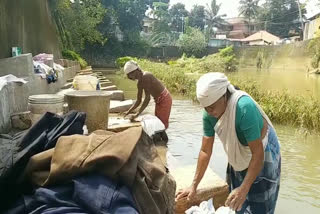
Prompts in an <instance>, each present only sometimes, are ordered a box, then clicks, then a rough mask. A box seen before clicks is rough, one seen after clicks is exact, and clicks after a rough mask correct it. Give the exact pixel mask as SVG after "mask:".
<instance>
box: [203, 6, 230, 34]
mask: <svg viewBox="0 0 320 214" xmlns="http://www.w3.org/2000/svg"><path fill="white" fill-rule="evenodd" d="M220 7H221V4H217V2H216V0H212V1H211V5H210V6H209V5H207V8H206V10H205V15H206V21H207V25H208V27H207V31H206V37H207V39H210V37H211V35H212V34H213V27H221V26H223V25H224V24H227V23H226V21H224V20H223V17H224V16H225V14H223V15H218V14H219V10H220Z"/></svg>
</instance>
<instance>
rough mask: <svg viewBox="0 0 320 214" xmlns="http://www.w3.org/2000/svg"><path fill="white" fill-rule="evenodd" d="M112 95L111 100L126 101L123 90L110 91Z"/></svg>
mask: <svg viewBox="0 0 320 214" xmlns="http://www.w3.org/2000/svg"><path fill="white" fill-rule="evenodd" d="M108 92H110V93H111V100H119V101H124V92H123V91H122V90H114V91H108Z"/></svg>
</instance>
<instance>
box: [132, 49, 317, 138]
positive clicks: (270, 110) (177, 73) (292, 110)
mask: <svg viewBox="0 0 320 214" xmlns="http://www.w3.org/2000/svg"><path fill="white" fill-rule="evenodd" d="M214 57H216V56H213V55H211V56H208V57H207V59H206V60H203V59H200V60H199V59H195V58H186V59H183V61H187V63H185V65H184V66H183V65H182V64H181V62H179V60H182V59H178V60H177V61H169V62H168V64H166V63H158V62H152V61H150V60H147V59H136V60H137V62H138V64H139V66H140V67H141V68H142V69H143V70H145V71H150V72H151V73H153V74H154V75H155V76H156V77H157V78H158V79H160V80H161V81H162V82H163V83H164V84H165V86H166V87H167V88H168V89H169V90H170V91H171V92H172V93H176V94H179V95H183V96H185V97H188V98H190V99H192V100H194V101H196V82H197V80H198V78H199V77H200V75H201V74H202V73H206V72H224V71H225V70H224V69H223V68H221V67H219V66H221V65H217V67H212V66H213V65H215V64H214V63H215V62H208V61H210V60H209V59H212V58H214ZM207 60H208V61H207ZM199 65H201V66H199ZM230 76H231V77H230V78H229V80H230V82H231V83H232V84H234V85H236V86H238V87H240V89H241V90H243V91H246V92H247V93H248V94H250V95H251V96H252V97H253V98H254V99H255V100H256V101H257V103H259V104H260V106H261V107H262V108H263V110H264V111H265V113H266V114H267V115H268V116H269V118H270V119H271V120H272V121H273V122H275V123H278V124H284V125H288V124H290V125H293V126H296V127H300V128H304V129H308V130H314V131H317V132H320V101H319V100H317V99H316V98H312V97H311V98H308V99H306V98H305V97H303V96H297V95H291V94H290V93H288V91H268V90H265V89H261V88H260V87H259V86H258V84H257V83H255V82H253V81H251V80H240V79H236V78H234V77H232V75H230Z"/></svg>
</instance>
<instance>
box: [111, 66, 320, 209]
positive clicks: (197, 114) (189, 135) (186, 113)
mask: <svg viewBox="0 0 320 214" xmlns="http://www.w3.org/2000/svg"><path fill="white" fill-rule="evenodd" d="M232 75H238V77H239V78H246V79H248V78H254V79H255V81H257V83H258V84H260V85H261V86H262V87H264V86H265V87H266V88H272V89H274V90H283V89H289V91H290V93H294V94H299V95H303V96H304V95H305V96H315V97H319V98H320V79H319V78H318V77H316V76H314V77H310V76H308V75H305V74H304V73H302V72H297V73H295V72H294V73H290V75H288V73H286V74H282V73H281V74H279V73H276V71H254V70H244V71H240V72H237V73H233V74H232ZM108 78H109V79H110V80H111V81H113V82H114V83H115V84H116V85H117V87H118V88H119V89H121V90H124V91H125V96H126V98H128V99H135V97H136V93H137V90H136V83H135V82H133V81H130V80H128V79H126V78H124V76H123V75H109V76H108ZM291 89H292V90H291ZM146 111H147V112H149V113H153V106H150V107H148V108H147V110H146ZM201 119H202V109H201V108H200V106H199V105H198V104H197V103H193V102H192V101H190V100H186V99H183V98H182V97H178V96H174V101H173V107H172V112H171V116H170V127H169V129H168V130H167V133H168V136H169V143H168V148H169V151H170V153H171V154H172V155H173V156H174V157H175V158H176V159H177V160H178V163H179V164H180V165H182V166H185V165H190V164H196V162H197V157H198V153H199V150H200V147H201V138H202V122H201ZM275 128H276V131H277V134H278V137H279V139H280V142H281V154H282V174H281V187H280V195H279V200H278V204H277V208H276V213H279V214H280V213H281V214H282V213H290V214H302V213H308V214H309V213H310V214H313V213H320V136H319V135H317V134H314V135H303V134H301V132H300V131H299V130H298V129H296V128H294V127H290V126H283V125H277V124H275ZM226 165H227V159H226V155H225V153H224V151H223V147H222V144H221V142H219V139H217V140H216V142H215V145H214V152H213V155H212V158H211V161H210V164H209V166H210V167H211V168H212V169H213V170H214V171H215V172H216V173H217V174H218V175H219V176H220V177H221V178H225V171H226Z"/></svg>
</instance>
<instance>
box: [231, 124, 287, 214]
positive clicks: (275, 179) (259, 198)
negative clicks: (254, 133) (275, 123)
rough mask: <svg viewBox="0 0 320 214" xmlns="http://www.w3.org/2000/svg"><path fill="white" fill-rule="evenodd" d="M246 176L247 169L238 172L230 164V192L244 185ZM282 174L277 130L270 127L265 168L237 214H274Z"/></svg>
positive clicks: (265, 152) (265, 153)
mask: <svg viewBox="0 0 320 214" xmlns="http://www.w3.org/2000/svg"><path fill="white" fill-rule="evenodd" d="M246 174H247V169H246V170H244V171H241V172H237V171H235V170H234V169H233V168H232V166H231V165H230V164H229V165H228V169H227V180H228V184H229V187H230V191H232V190H233V189H235V188H237V187H239V186H240V185H241V184H242V182H243V180H244V178H245V176H246ZM280 174H281V155H280V144H279V141H278V137H277V134H276V132H275V130H274V129H273V128H272V127H271V126H269V127H268V144H267V146H266V148H265V150H264V165H263V168H262V170H261V172H260V174H259V175H258V176H257V178H256V180H255V181H254V182H253V184H252V186H251V188H250V191H249V193H248V195H247V198H246V200H245V202H244V204H243V206H242V209H241V211H239V212H237V214H273V213H274V211H275V207H276V203H277V199H278V194H279V188H280Z"/></svg>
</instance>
